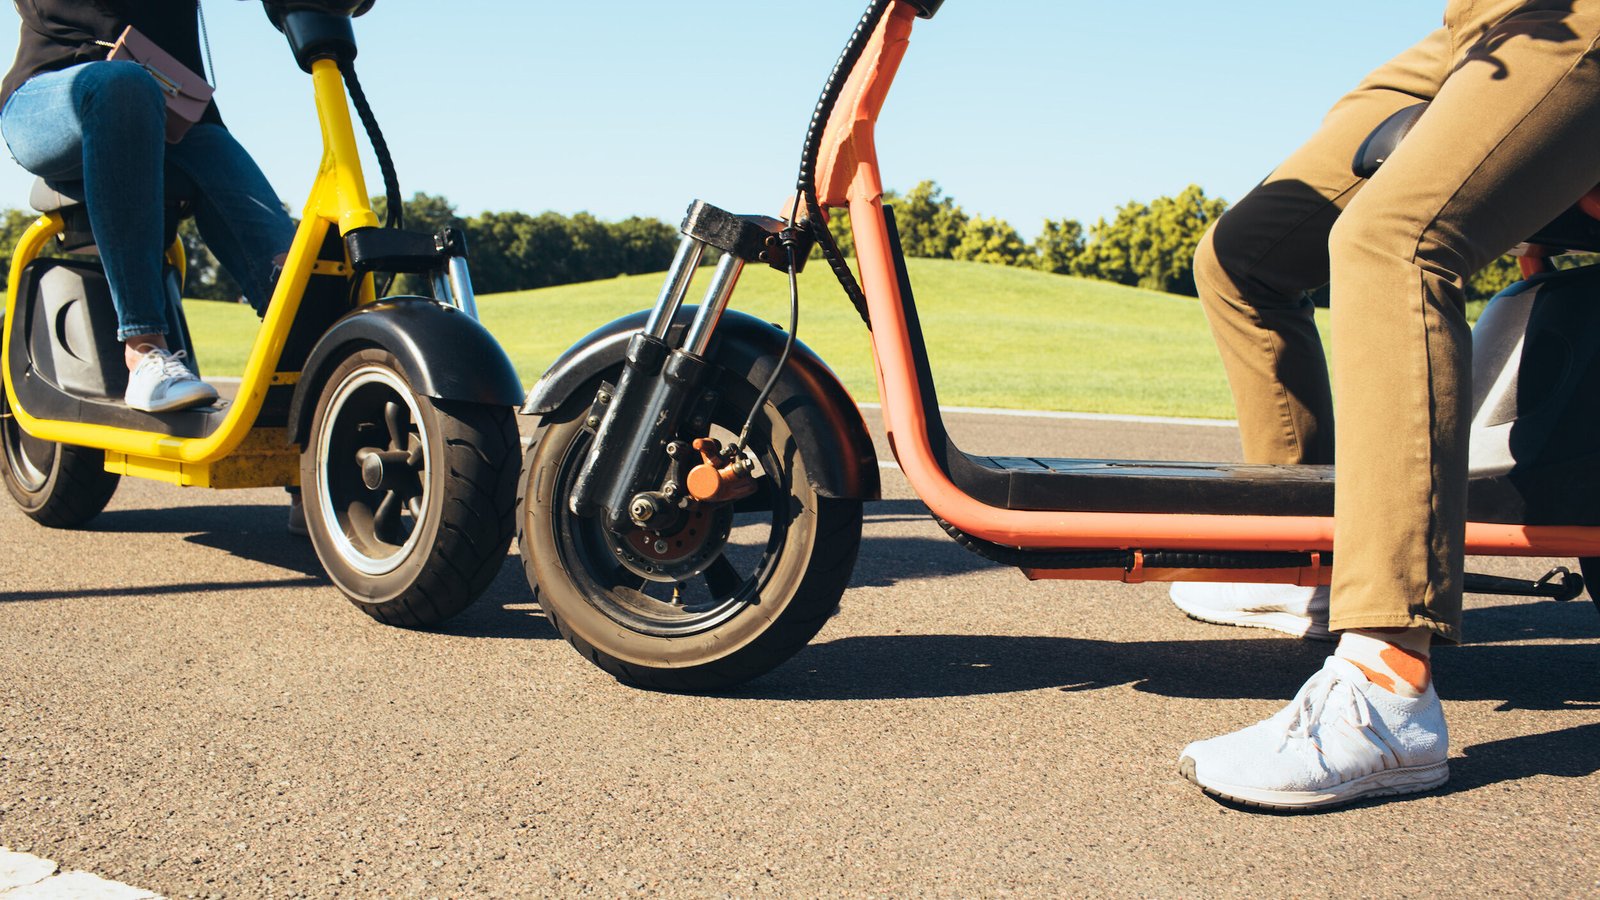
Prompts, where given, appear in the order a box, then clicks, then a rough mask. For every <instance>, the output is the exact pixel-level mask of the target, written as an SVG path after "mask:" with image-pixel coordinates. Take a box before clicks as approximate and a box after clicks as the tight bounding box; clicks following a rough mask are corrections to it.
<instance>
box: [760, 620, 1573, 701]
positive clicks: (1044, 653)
mask: <svg viewBox="0 0 1600 900" xmlns="http://www.w3.org/2000/svg"><path fill="white" fill-rule="evenodd" d="M1330 649H1331V648H1330V647H1329V645H1327V644H1312V643H1309V642H1305V641H1295V640H1291V639H1287V638H1286V639H1283V640H1276V639H1272V638H1267V639H1260V638H1254V637H1252V638H1241V639H1236V640H1209V641H1147V642H1132V643H1117V642H1114V641H1095V640H1084V639H1079V638H1060V637H1002V636H994V635H893V636H888V635H886V636H880V637H852V638H842V639H840V640H836V641H827V642H824V643H819V644H814V645H812V646H810V647H807V648H806V649H804V650H802V651H801V652H800V653H799V654H797V655H796V656H795V657H794V659H792V660H790V661H789V662H788V663H786V664H784V665H783V666H780V667H779V668H778V669H777V670H775V671H774V672H773V673H771V674H770V675H767V676H765V677H763V678H761V679H758V680H757V681H755V682H752V683H751V684H750V685H749V686H748V687H746V688H745V689H744V690H742V691H738V692H737V693H736V694H735V696H742V697H759V698H763V699H793V700H887V699H912V698H926V697H965V696H973V695H981V694H998V693H1009V692H1013V691H1032V690H1041V689H1046V688H1055V689H1058V690H1062V691H1085V690H1096V689H1099V688H1108V687H1115V686H1117V685H1124V684H1131V685H1133V686H1134V687H1135V688H1136V689H1137V690H1140V691H1146V692H1149V693H1153V694H1160V695H1162V696H1167V697H1192V698H1198V699H1261V700H1281V701H1287V700H1288V699H1289V698H1290V697H1292V696H1293V695H1294V693H1295V691H1296V690H1298V689H1299V687H1300V685H1301V684H1302V683H1303V682H1304V681H1305V679H1306V678H1307V677H1309V676H1310V675H1311V673H1312V672H1314V671H1315V670H1316V669H1317V668H1318V667H1319V666H1320V665H1321V664H1322V659H1323V657H1325V656H1326V655H1327V654H1328V652H1329V651H1330ZM1435 671H1436V673H1437V676H1438V683H1439V685H1440V691H1441V694H1442V695H1443V696H1444V698H1445V699H1446V700H1480V701H1481V700H1495V701H1499V702H1500V704H1501V707H1500V708H1501V709H1530V710H1558V709H1600V647H1597V646H1595V645H1592V644H1571V645H1566V644H1548V645H1532V646H1511V647H1480V646H1467V647H1445V648H1440V650H1439V652H1438V653H1437V654H1436V657H1435ZM1555 673H1560V674H1559V675H1556V674H1555Z"/></svg>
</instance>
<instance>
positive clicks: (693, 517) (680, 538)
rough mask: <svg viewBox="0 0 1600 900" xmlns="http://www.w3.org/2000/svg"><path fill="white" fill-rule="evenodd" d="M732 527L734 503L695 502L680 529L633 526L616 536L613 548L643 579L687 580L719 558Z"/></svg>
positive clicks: (683, 518) (619, 558)
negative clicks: (708, 504) (714, 504)
mask: <svg viewBox="0 0 1600 900" xmlns="http://www.w3.org/2000/svg"><path fill="white" fill-rule="evenodd" d="M732 529H733V507H732V505H720V506H711V507H708V506H705V505H703V504H695V505H694V507H693V508H692V509H689V510H688V511H687V512H685V513H684V515H683V517H682V519H681V524H680V525H679V526H678V527H677V528H675V529H673V530H671V531H667V532H658V531H651V530H649V529H647V528H634V529H631V530H629V531H628V533H627V534H625V535H623V536H621V537H620V538H619V539H616V543H615V544H614V545H613V547H612V549H613V550H614V551H615V552H616V555H617V561H618V562H620V563H622V565H623V567H624V568H626V569H627V570H628V571H630V572H632V573H633V574H635V575H638V576H639V577H641V578H645V579H648V580H650V581H660V582H676V581H685V580H687V579H689V578H693V577H694V576H696V575H699V574H700V573H701V572H703V571H705V569H706V567H707V566H709V565H710V564H711V563H712V561H714V560H715V559H716V558H717V554H719V553H721V552H722V548H723V547H724V546H726V545H727V543H728V535H729V534H730V533H732Z"/></svg>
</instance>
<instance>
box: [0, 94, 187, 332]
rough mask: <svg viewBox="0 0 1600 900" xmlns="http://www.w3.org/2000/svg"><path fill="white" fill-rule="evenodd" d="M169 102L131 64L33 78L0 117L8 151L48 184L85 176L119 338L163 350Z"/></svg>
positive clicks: (89, 207)
mask: <svg viewBox="0 0 1600 900" xmlns="http://www.w3.org/2000/svg"><path fill="white" fill-rule="evenodd" d="M166 120H167V108H166V101H165V100H164V99H163V97H162V94H161V89H160V88H159V87H158V86H157V85H156V82H155V79H154V78H151V77H150V74H149V73H148V72H146V71H145V70H144V69H142V68H140V67H139V66H137V65H135V64H133V63H129V62H96V63H85V64H84V65H81V66H74V67H73V68H71V69H66V70H64V71H61V72H49V73H45V74H43V75H38V76H35V77H34V78H31V79H29V80H28V81H27V82H26V83H24V84H23V85H22V86H21V87H20V88H18V89H17V92H16V94H15V95H13V98H12V100H11V101H10V102H9V103H7V105H6V109H5V115H4V118H3V119H0V125H3V128H4V131H5V137H6V143H7V144H8V145H9V146H10V148H11V153H12V155H13V156H14V157H16V160H17V162H18V163H20V164H21V165H22V167H23V168H25V169H27V170H28V171H30V172H32V173H34V174H35V175H39V176H41V177H43V178H45V179H46V180H49V181H82V182H83V189H84V202H85V204H86V205H87V206H88V209H89V222H90V226H91V227H92V228H93V229H94V233H95V241H96V243H97V245H98V247H99V250H100V259H101V263H102V264H103V265H104V266H105V271H106V280H107V281H108V282H109V284H110V287H111V298H112V300H113V302H115V303H116V306H117V319H118V334H117V337H118V339H119V340H135V341H142V342H144V343H152V344H156V345H158V346H164V342H163V341H160V340H159V338H160V336H161V335H164V334H166V332H167V317H166V291H165V289H164V288H163V286H162V283H161V252H162V249H163V248H162V246H161V203H162V175H161V169H162V155H163V153H164V152H165V147H166V131H165V129H166Z"/></svg>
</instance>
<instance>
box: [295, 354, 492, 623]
mask: <svg viewBox="0 0 1600 900" xmlns="http://www.w3.org/2000/svg"><path fill="white" fill-rule="evenodd" d="M517 451H518V440H517V429H516V423H515V421H514V419H513V416H512V411H511V409H510V408H509V407H497V406H485V405H482V404H475V403H455V402H448V401H444V400H434V399H432V398H429V397H426V396H422V395H420V394H418V393H417V392H416V391H414V390H412V388H411V385H410V384H409V383H408V382H407V381H406V378H405V374H404V372H402V371H401V369H400V367H399V364H398V362H397V361H396V360H395V358H394V356H393V355H391V354H390V353H388V352H387V351H384V350H380V349H364V350H359V351H357V352H355V353H353V354H351V355H350V356H349V357H348V358H346V359H345V360H344V361H343V362H342V363H340V364H339V366H338V367H337V368H335V369H334V371H333V374H332V375H331V376H330V377H329V378H328V380H327V382H326V383H325V384H324V385H323V388H322V391H321V394H320V396H319V398H318V402H317V408H316V415H315V416H314V417H313V420H312V426H311V437H310V441H309V443H308V446H307V448H306V451H305V453H304V454H303V455H302V457H301V463H300V480H301V488H302V490H303V491H304V493H305V514H306V527H307V530H308V531H309V532H310V535H311V543H312V546H314V547H315V548H316V551H317V557H318V558H319V559H321V560H322V565H323V567H324V568H326V569H327V571H328V575H329V577H331V578H332V579H333V582H334V584H336V585H338V586H339V588H340V590H342V591H344V593H345V596H347V597H349V598H350V600H351V602H353V603H354V604H355V605H356V606H358V607H360V608H361V609H362V611H364V612H366V613H367V614H368V615H370V616H372V617H373V618H374V619H377V620H379V621H381V622H387V623H389V624H391V625H409V626H419V625H435V624H438V623H439V622H443V621H444V620H445V619H448V618H450V617H451V616H453V615H455V614H456V613H458V612H460V611H461V610H463V609H465V608H466V607H467V606H469V605H471V603H472V601H473V600H476V599H477V598H478V595H479V594H481V593H483V591H484V589H485V588H487V587H488V586H489V582H490V581H492V580H494V576H495V575H496V573H498V572H499V570H500V566H501V564H502V563H503V562H504V560H505V556H506V550H507V549H508V547H509V546H510V543H511V536H512V532H513V529H514V528H515V527H516V479H517V466H518V462H519V456H520V455H519V453H518V452H517Z"/></svg>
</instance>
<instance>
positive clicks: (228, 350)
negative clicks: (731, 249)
mask: <svg viewBox="0 0 1600 900" xmlns="http://www.w3.org/2000/svg"><path fill="white" fill-rule="evenodd" d="M910 272H911V280H912V284H913V285H914V286H915V289H916V291H917V305H918V309H919V310H920V312H921V317H922V325H923V330H924V331H925V333H926V335H927V339H928V344H929V354H930V355H931V357H932V360H933V371H934V378H935V381H936V383H937V384H938V388H939V399H940V402H942V403H944V404H947V405H955V406H990V407H1007V408H1013V409H1050V410H1071V411H1078V412H1110V413H1138V414H1147V415H1175V416H1198V417H1209V418H1231V417H1232V416H1233V403H1232V401H1231V399H1230V397H1229V395H1228V387H1227V383H1226V381H1225V379H1224V377H1223V373H1222V364H1221V361H1220V360H1219V359H1218V357H1217V351H1216V349H1215V347H1214V346H1213V344H1212V341H1211V333H1210V330H1209V329H1208V328H1207V326H1206V322H1205V317H1204V315H1203V314H1202V313H1201V311H1200V307H1199V305H1198V304H1197V303H1196V302H1195V301H1194V300H1193V299H1190V298H1183V297H1173V296H1170V295H1167V294H1160V293H1155V292H1152V291H1142V290H1136V289H1133V288H1126V287H1121V286H1118V285H1113V284H1106V283H1104V282H1097V281H1086V280H1083V279H1078V278H1068V277H1065V276H1060V275H1047V274H1043V273H1039V272H1032V271H1027V270H1023V269H1012V268H1003V267H1000V266H988V265H980V264H976V263H962V262H951V261H947V260H929V259H913V260H910ZM709 276H710V272H709V270H702V271H701V273H700V275H699V277H698V278H697V279H696V284H695V291H694V292H693V293H692V295H691V296H692V297H694V298H695V299H696V300H697V299H698V297H699V296H700V291H701V290H703V289H704V286H705V285H706V283H707V282H708V281H709ZM660 288H661V277H660V276H657V275H645V276H634V277H625V278H616V279H611V280H608V281H596V282H589V283H587V284H576V285H565V286H562V287H556V288H545V289H542V290H537V291H522V292H518V293H511V294H493V295H485V296H482V297H480V298H479V300H478V303H479V309H480V313H481V315H482V318H483V322H484V324H485V325H486V326H488V328H489V330H490V331H491V332H493V333H494V335H495V337H497V338H498V339H499V340H500V342H501V344H502V345H503V346H504V347H505V348H506V351H507V352H508V353H509V354H510V355H511V359H512V361H513V362H515V363H516V366H517V372H518V374H520V375H521V376H522V379H523V381H524V382H528V383H531V382H532V381H533V380H534V379H536V378H537V377H538V376H539V374H540V373H541V372H543V371H544V369H545V367H546V366H548V365H549V364H550V362H551V361H553V360H554V359H555V358H556V356H557V355H558V354H560V352H561V351H562V350H564V349H565V348H566V347H568V346H570V345H571V344H572V343H574V342H575V341H577V340H578V339H579V338H581V337H582V336H583V335H585V334H587V333H588V332H589V331H591V330H593V329H594V328H596V327H598V326H600V325H602V324H604V323H605V322H608V321H610V320H611V319H613V318H616V317H617V316H621V315H624V314H626V313H629V312H632V311H634V310H638V309H643V308H646V307H648V306H650V305H651V304H652V303H654V302H655V297H656V294H657V292H659V290H660ZM800 301H801V302H800V337H801V339H802V340H803V341H805V343H806V344H808V345H809V346H810V347H811V348H812V349H813V350H815V351H816V352H817V353H818V354H819V355H821V357H822V358H823V359H824V360H826V361H827V362H828V364H829V365H830V366H832V367H833V369H834V371H835V372H837V373H838V374H839V376H840V378H842V379H843V380H844V383H845V385H846V386H847V387H848V388H849V389H850V391H851V393H852V394H854V396H855V398H856V399H857V400H860V401H871V400H876V399H877V385H876V381H875V379H874V376H873V372H872V367H871V366H872V360H871V348H870V346H869V344H868V334H867V331H866V328H865V327H864V326H863V325H862V324H861V321H860V319H859V318H858V317H857V316H856V312H855V309H854V308H853V307H851V305H850V303H849V301H848V300H846V299H845V297H844V294H843V292H842V291H841V290H840V289H839V287H838V284H837V283H836V282H835V281H834V280H833V277H832V275H831V273H829V272H828V270H827V267H826V266H825V265H823V264H821V263H815V264H813V265H812V266H810V267H809V268H808V269H807V271H806V273H805V274H804V275H803V276H802V277H801V280H800ZM733 306H734V308H736V309H741V310H744V311H746V312H749V313H751V314H753V315H756V316H759V317H761V318H764V319H767V320H769V321H774V322H787V320H788V294H787V281H786V279H785V278H784V277H783V276H782V275H781V274H780V273H778V272H776V271H773V270H771V269H766V268H759V269H758V268H756V267H751V268H749V269H747V270H746V274H745V276H744V278H743V280H742V281H741V283H740V285H739V289H738V291H737V292H736V293H735V294H734V298H733ZM187 308H188V310H189V317H190V326H191V328H192V329H193V331H194V334H195V341H196V343H197V345H198V348H199V351H200V353H199V355H200V357H201V360H202V363H203V364H204V366H205V371H206V372H207V373H209V374H214V375H237V374H239V372H240V371H241V370H242V369H243V366H244V359H245V355H246V353H247V352H248V349H249V342H250V340H251V339H252V338H253V337H254V334H255V330H256V325H257V323H256V319H255V317H254V316H253V315H251V314H250V311H249V309H248V308H247V307H244V306H235V305H224V304H215V303H206V302H202V301H191V302H190V303H189V304H188V307H187Z"/></svg>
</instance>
